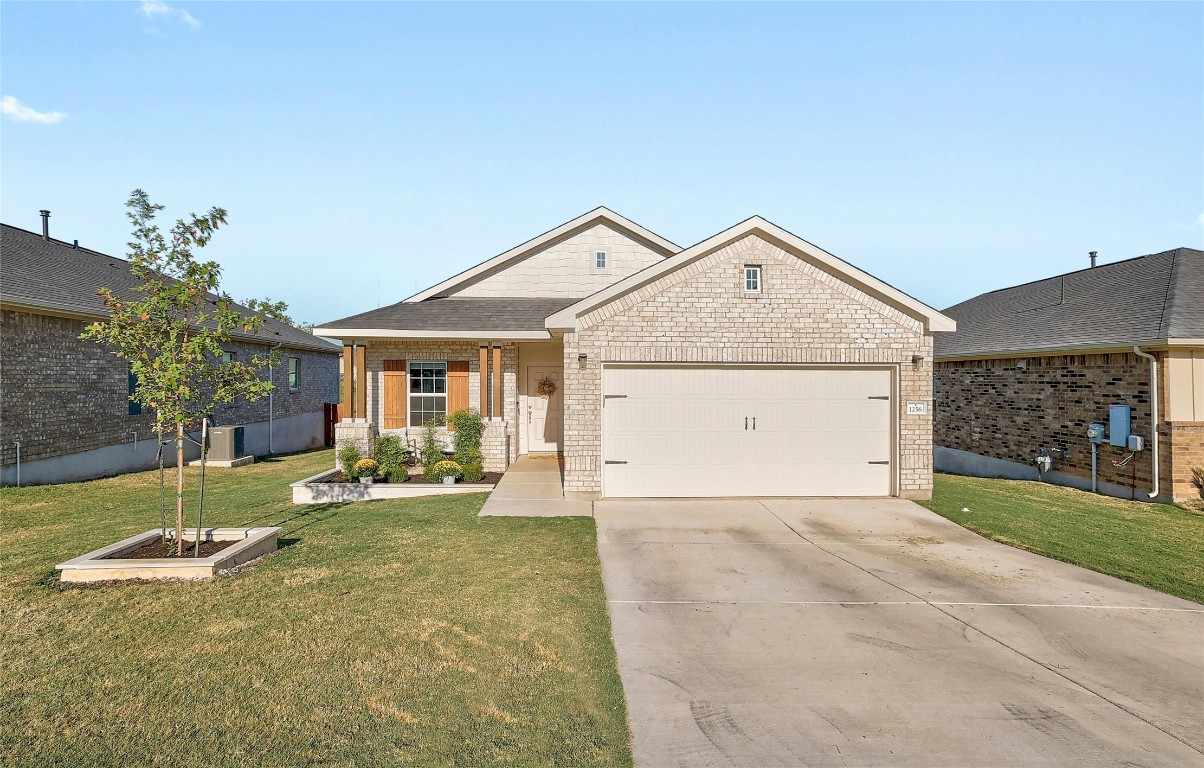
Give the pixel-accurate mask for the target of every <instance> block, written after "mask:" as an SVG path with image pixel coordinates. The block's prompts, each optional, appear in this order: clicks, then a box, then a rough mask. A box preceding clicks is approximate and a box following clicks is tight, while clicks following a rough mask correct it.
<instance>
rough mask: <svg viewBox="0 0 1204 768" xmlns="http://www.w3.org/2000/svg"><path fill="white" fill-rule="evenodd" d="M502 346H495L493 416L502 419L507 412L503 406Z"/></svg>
mask: <svg viewBox="0 0 1204 768" xmlns="http://www.w3.org/2000/svg"><path fill="white" fill-rule="evenodd" d="M503 378H504V377H503V376H502V348H501V346H495V347H494V348H493V417H494V418H495V419H500V418H502V417H503V416H504V414H505V413H506V412H505V410H504V409H503V408H502V380H503Z"/></svg>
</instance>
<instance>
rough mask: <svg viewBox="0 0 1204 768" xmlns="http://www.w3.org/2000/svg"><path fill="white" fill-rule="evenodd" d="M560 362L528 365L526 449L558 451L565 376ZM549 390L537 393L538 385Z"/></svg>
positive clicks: (561, 431) (543, 451)
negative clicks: (553, 364) (548, 392)
mask: <svg viewBox="0 0 1204 768" xmlns="http://www.w3.org/2000/svg"><path fill="white" fill-rule="evenodd" d="M562 373H563V369H562V368H561V367H560V366H559V365H555V366H552V365H532V366H530V367H528V368H527V453H558V452H559V451H560V437H561V435H562V434H563V430H564V427H563V424H564V391H563V389H564V381H563V379H564V376H563V375H562ZM541 385H542V389H543V390H544V391H545V392H547V391H549V390H553V391H552V392H551V394H540V389H541Z"/></svg>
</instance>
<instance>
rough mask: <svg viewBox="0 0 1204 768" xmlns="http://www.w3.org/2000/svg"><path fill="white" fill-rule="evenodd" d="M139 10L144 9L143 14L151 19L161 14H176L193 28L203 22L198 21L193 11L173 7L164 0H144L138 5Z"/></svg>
mask: <svg viewBox="0 0 1204 768" xmlns="http://www.w3.org/2000/svg"><path fill="white" fill-rule="evenodd" d="M138 10H140V11H142V15H143V16H145V17H146V18H148V19H151V20H154V19H156V18H158V17H160V16H167V17H172V16H174V17H175V18H177V19H179V20H180V21H182V22H184V23H185V24H187V25H188V26H190V27H192V28H193V29H196V28H197V27H199V26H201V22H199V21H197V20H196V17H195V16H193V15H192V14H191V13H189V12H188V11H186V10H184V9H183V8H172V7H171V6H170V5H168V4H167V3H165V2H163V0H142V2H141V3H140V4H139V6H138Z"/></svg>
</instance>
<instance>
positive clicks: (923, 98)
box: [0, 1, 1204, 322]
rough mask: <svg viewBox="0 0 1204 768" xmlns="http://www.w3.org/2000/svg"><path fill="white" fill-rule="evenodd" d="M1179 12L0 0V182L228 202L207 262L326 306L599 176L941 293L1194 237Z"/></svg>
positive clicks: (493, 236) (632, 191)
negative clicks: (775, 231)
mask: <svg viewBox="0 0 1204 768" xmlns="http://www.w3.org/2000/svg"><path fill="white" fill-rule="evenodd" d="M1201 39H1204V4H1201V3H1168V4H1158V3H1138V4H1125V3H1107V4H1090V3H1067V4H1033V3H1017V4H986V3H956V4H951V3H927V4H902V3H875V4H869V3H867V4H854V3H845V4H823V3H803V4H766V5H760V4H739V5H735V4H732V5H729V4H717V3H716V4H684V3H681V4H632V3H624V4H544V3H539V4H515V5H511V4H501V3H497V4H493V3H491V4H464V5H461V4H433V3H431V4H398V3H354V4H353V3H338V4H336V3H236V2H229V3H197V2H178V3H170V4H165V3H162V2H157V1H152V2H150V3H141V4H140V3H138V2H107V3H91V2H84V3H72V2H54V3H35V2H5V3H3V5H2V6H0V67H2V71H3V80H2V81H0V84H2V89H3V96H4V97H5V103H4V113H5V114H4V118H3V121H2V123H0V131H2V133H0V176H2V180H0V215H2V218H3V220H4V222H5V223H8V224H13V225H16V226H22V227H25V228H27V229H35V230H36V229H37V228H38V227H39V226H40V220H39V219H38V213H37V212H38V210H39V209H40V208H49V209H51V211H52V212H53V215H52V219H51V226H52V233H53V234H54V235H55V236H56V237H60V238H63V239H67V240H71V239H75V238H78V239H79V240H80V241H81V243H82V244H84V245H87V246H89V247H93V248H96V249H98V250H101V251H106V252H109V253H112V254H115V255H121V254H123V253H124V252H125V242H126V240H127V239H128V229H129V228H128V223H127V222H126V220H125V218H124V209H123V207H122V204H123V202H124V200H125V199H126V197H127V196H128V193H129V192H130V190H132V189H134V188H135V187H141V188H144V189H146V190H147V191H148V192H149V193H150V194H151V196H152V197H153V198H154V199H155V200H157V201H159V202H162V203H164V204H166V205H167V206H168V210H167V211H166V212H165V215H168V216H170V218H172V219H174V218H175V217H176V216H180V215H183V214H185V213H187V212H188V211H197V212H200V211H202V210H204V209H206V208H208V207H209V206H211V205H220V206H223V207H225V208H227V209H228V210H229V212H230V226H229V228H228V229H227V230H225V231H223V232H222V233H221V234H220V235H219V236H218V238H217V239H215V240H214V242H213V244H212V245H211V246H210V248H208V249H206V251H205V253H206V254H207V255H209V256H210V257H211V258H215V259H217V260H218V261H219V262H221V263H222V265H223V267H224V270H225V279H224V286H225V288H226V289H227V290H228V291H229V292H230V293H231V294H233V295H234V296H235V297H236V298H246V297H249V296H259V297H262V296H270V297H272V298H274V299H284V300H285V301H287V302H288V303H289V304H290V305H292V308H293V315H294V317H296V318H298V319H301V320H309V321H317V322H321V321H325V320H331V319H335V318H338V317H342V316H344V315H348V314H352V313H355V312H360V311H364V310H367V309H371V308H374V307H376V306H378V305H380V304H388V303H392V302H395V301H398V300H400V299H402V298H405V297H406V296H408V295H410V294H411V293H413V292H415V291H417V290H418V289H420V288H423V287H426V286H427V285H430V284H432V283H435V282H437V281H439V280H440V279H442V278H444V277H446V276H448V275H450V274H452V273H454V272H457V271H459V270H460V269H463V268H465V267H468V266H470V265H472V264H474V263H477V262H479V261H482V260H484V259H485V258H488V257H490V256H493V255H495V254H496V253H499V252H501V251H504V250H506V249H508V248H510V247H512V246H514V245H516V244H518V243H520V242H522V241H524V240H526V239H528V238H530V237H533V236H535V235H537V234H539V233H541V232H543V231H545V230H547V229H549V228H551V227H553V226H555V225H557V224H559V223H561V222H564V221H566V220H568V219H571V218H573V217H575V216H577V215H579V214H581V213H583V212H585V211H587V210H589V209H591V208H593V207H595V206H597V205H607V206H609V207H611V208H613V209H614V210H616V211H618V212H619V213H621V214H623V215H625V216H627V217H629V218H631V219H633V220H635V221H637V222H639V223H640V224H643V225H644V226H646V227H648V228H649V229H652V230H653V231H656V232H658V233H659V234H661V235H663V236H665V237H667V238H669V239H670V240H673V241H675V242H677V243H679V244H681V245H689V244H692V243H694V242H696V241H698V240H701V239H703V238H704V237H707V236H709V235H711V234H714V233H715V232H717V231H719V230H722V229H724V228H726V227H728V226H730V225H732V224H734V223H736V222H738V221H741V220H743V219H745V218H747V217H748V216H750V215H753V214H760V215H762V216H764V217H766V218H768V219H770V220H771V221H774V222H775V223H777V224H779V225H781V226H783V227H785V228H787V229H789V230H791V231H793V232H795V233H796V234H798V235H800V236H802V237H804V238H806V239H808V240H810V241H811V242H814V243H816V244H817V245H820V246H822V247H824V248H826V249H827V250H829V251H831V252H833V253H835V254H836V255H838V256H840V257H842V258H844V259H846V260H848V261H851V262H853V263H854V264H856V265H857V266H859V267H861V268H862V269H865V270H867V271H869V272H871V273H873V274H875V275H877V276H878V277H880V278H882V279H884V280H886V281H888V282H890V283H892V284H893V285H895V286H897V287H899V288H901V289H903V290H905V291H907V292H909V293H911V294H913V295H915V296H916V297H918V298H920V299H922V300H924V301H926V302H929V303H930V304H933V305H935V306H937V307H944V306H947V305H949V304H952V303H954V302H956V301H960V300H962V299H964V298H967V297H969V296H972V295H975V294H977V293H980V292H982V291H986V290H991V289H994V288H998V287H1002V286H1005V285H1011V284H1015V283H1018V282H1022V281H1025V280H1031V279H1036V278H1040V277H1043V276H1048V275H1051V274H1057V273H1059V272H1064V271H1068V270H1071V269H1076V268H1081V267H1085V266H1086V265H1087V255H1086V254H1087V251H1089V250H1097V251H1099V252H1100V255H1101V258H1102V260H1104V261H1110V260H1116V259H1121V258H1128V257H1131V256H1136V255H1141V254H1145V253H1151V252H1155V251H1159V250H1165V249H1167V248H1172V247H1176V246H1180V245H1188V246H1193V247H1204V53H1202V47H1201V45H1200V41H1201ZM29 110H33V111H32V112H30V111H29ZM54 113H62V115H59V116H56V115H55V114H54ZM56 117H57V118H58V119H57V120H56Z"/></svg>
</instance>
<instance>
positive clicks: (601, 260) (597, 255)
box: [594, 251, 610, 269]
mask: <svg viewBox="0 0 1204 768" xmlns="http://www.w3.org/2000/svg"><path fill="white" fill-rule="evenodd" d="M609 263H610V254H609V253H607V252H606V251H594V269H606V267H607V266H609Z"/></svg>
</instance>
